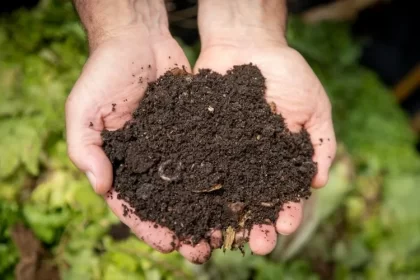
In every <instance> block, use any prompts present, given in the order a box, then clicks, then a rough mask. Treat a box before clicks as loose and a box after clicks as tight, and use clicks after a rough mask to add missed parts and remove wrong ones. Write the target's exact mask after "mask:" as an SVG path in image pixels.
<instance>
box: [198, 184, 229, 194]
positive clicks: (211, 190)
mask: <svg viewBox="0 0 420 280" xmlns="http://www.w3.org/2000/svg"><path fill="white" fill-rule="evenodd" d="M222 187H223V186H222V184H217V185H214V186H213V187H211V188H209V189H205V190H193V191H192V192H194V193H209V192H214V191H217V190H220V189H221V188H222Z"/></svg>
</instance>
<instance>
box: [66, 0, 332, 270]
mask: <svg viewBox="0 0 420 280" xmlns="http://www.w3.org/2000/svg"><path fill="white" fill-rule="evenodd" d="M75 6H76V8H77V10H78V13H79V15H80V18H81V21H82V23H83V24H84V26H85V28H86V31H87V34H88V39H89V47H90V56H89V59H88V61H87V63H86V65H85V67H84V68H83V71H82V74H81V75H80V78H79V79H78V81H77V82H76V84H75V86H74V88H73V90H72V91H71V93H70V95H69V97H68V100H67V103H66V122H67V143H68V152H69V156H70V158H71V160H72V161H73V162H74V163H75V165H76V166H77V167H78V168H79V169H81V170H82V171H84V172H85V173H86V175H87V176H88V179H89V181H90V182H91V184H92V186H93V187H94V189H95V191H96V192H97V193H98V194H101V195H103V196H104V199H105V200H106V201H107V203H108V205H109V207H110V208H111V209H112V211H113V212H114V213H115V214H116V215H117V216H118V217H119V218H120V219H121V221H122V222H124V223H125V224H127V225H128V226H129V227H130V228H131V229H132V231H133V232H134V233H135V234H136V235H137V236H138V237H139V238H140V239H142V240H144V241H145V242H146V243H148V244H149V245H150V246H152V247H153V248H155V249H156V250H159V251H161V252H163V253H168V252H171V251H173V250H178V252H179V253H180V254H181V255H183V256H184V257H185V258H186V259H187V260H189V261H191V262H193V263H204V262H206V261H207V260H208V259H209V258H210V256H211V251H212V250H213V249H214V248H219V247H220V246H221V244H222V234H221V232H220V231H210V232H209V235H210V236H211V238H210V243H207V242H205V241H204V240H202V241H201V242H200V243H199V244H197V245H196V246H192V245H189V244H185V243H183V242H180V241H179V240H178V238H177V237H176V236H175V235H174V234H173V232H171V231H170V230H169V229H167V228H163V227H160V226H157V227H156V226H155V225H154V224H153V223H150V222H147V221H141V220H139V219H138V217H135V215H131V217H130V216H126V217H124V216H123V210H124V208H123V206H122V204H123V203H124V202H122V201H120V200H118V199H117V194H116V193H113V190H112V166H111V163H110V162H109V160H108V158H107V157H106V155H105V154H104V152H103V150H102V148H101V146H102V140H101V136H100V132H101V131H102V130H103V129H108V130H115V129H118V128H120V127H122V126H123V125H124V123H125V122H126V121H127V120H129V119H130V118H131V113H132V112H133V111H134V109H135V108H136V106H137V104H138V102H139V101H140V100H141V99H142V97H143V94H144V91H145V87H146V85H147V82H148V81H153V80H155V79H156V78H157V77H159V76H160V75H162V74H163V73H164V72H165V71H167V70H169V69H171V68H173V67H174V66H175V64H177V65H178V66H182V65H185V67H186V69H187V70H188V71H191V70H190V66H189V65H188V61H187V59H186V57H185V55H184V53H183V52H182V49H181V48H180V46H179V45H178V44H177V43H176V41H175V40H174V39H173V38H172V36H171V35H170V33H169V30H168V21H167V16H166V11H165V8H164V3H163V1H155V0H137V1H128V0H127V1H125V0H124V1H123V0H121V1H113V0H103V1H102V2H100V3H93V2H92V1H87V0H77V1H75ZM285 18H286V9H285V4H284V3H283V2H282V1H281V0H280V1H279V0H264V1H263V0H259V1H255V0H231V1H225V0H201V1H199V17H198V20H199V30H200V36H201V41H202V50H201V54H200V57H199V59H198V61H197V63H196V66H195V68H194V72H197V71H198V69H200V68H210V69H213V70H214V71H217V72H219V73H225V72H226V71H227V70H228V69H230V68H232V66H234V65H239V64H244V63H253V64H255V65H257V66H258V67H259V68H260V70H261V71H262V73H263V75H264V76H265V77H266V79H267V80H266V84H267V95H266V98H267V101H269V102H274V103H275V104H276V111H277V112H278V113H281V114H282V115H283V116H284V117H285V119H286V123H287V125H288V127H289V129H290V130H291V131H293V132H297V131H299V130H300V129H302V128H305V129H307V130H308V132H309V134H310V136H311V140H312V144H313V145H314V148H315V155H314V158H313V159H314V161H315V162H317V164H318V173H317V174H316V176H315V178H314V180H313V186H314V187H322V186H323V185H325V184H326V182H327V180H328V169H329V167H330V165H331V162H332V160H333V158H334V155H335V149H336V142H335V136H334V131H333V126H332V121H331V106H330V103H329V100H328V97H327V96H326V94H325V91H324V89H323V87H322V85H321V84H320V82H319V81H318V79H317V77H316V76H315V74H314V73H313V72H312V70H311V69H310V67H309V66H308V64H307V63H306V62H305V60H304V59H303V58H302V57H301V56H300V54H299V53H297V52H296V51H295V50H293V49H291V48H290V47H288V46H287V42H286V39H285V37H284V26H285ZM169 57H170V59H169ZM149 65H150V67H149ZM139 79H141V80H142V81H143V82H142V83H139ZM113 104H115V106H113ZM113 108H114V110H115V111H113ZM320 138H322V139H323V142H322V143H321V141H320ZM110 194H111V195H110ZM302 213H303V202H298V203H289V204H287V205H285V206H284V207H283V210H282V211H281V212H280V213H279V217H278V220H277V221H276V223H275V224H273V225H255V226H254V227H253V228H252V229H251V231H250V232H249V234H248V232H241V233H238V234H237V236H236V238H237V239H241V238H244V237H246V236H249V244H250V248H251V250H252V251H253V252H254V253H255V254H259V255H265V254H268V253H270V252H271V251H272V250H273V249H274V246H275V244H276V241H277V234H278V233H279V234H283V235H288V234H291V233H293V232H294V231H295V230H296V229H297V228H298V226H299V224H300V222H301V220H302Z"/></svg>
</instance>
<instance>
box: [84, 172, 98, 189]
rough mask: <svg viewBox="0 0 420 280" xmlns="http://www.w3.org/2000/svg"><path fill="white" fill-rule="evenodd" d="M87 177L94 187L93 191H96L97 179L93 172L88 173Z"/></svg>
mask: <svg viewBox="0 0 420 280" xmlns="http://www.w3.org/2000/svg"><path fill="white" fill-rule="evenodd" d="M86 176H87V178H88V180H89V183H90V184H91V185H92V187H93V189H94V190H95V191H96V178H95V175H93V173H92V172H90V171H88V172H86Z"/></svg>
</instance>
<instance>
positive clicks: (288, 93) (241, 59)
mask: <svg viewBox="0 0 420 280" xmlns="http://www.w3.org/2000/svg"><path fill="white" fill-rule="evenodd" d="M248 63H253V64H255V65H257V66H258V67H259V68H260V70H261V72H262V74H263V75H264V77H265V78H266V85H267V92H266V99H267V101H268V102H274V103H275V104H276V111H277V113H281V114H282V115H283V117H284V118H285V121H286V123H287V126H288V128H289V129H290V130H291V131H293V132H297V131H299V130H301V129H302V128H305V129H306V130H307V131H308V132H309V134H310V137H311V141H312V144H313V146H314V149H315V155H314V158H313V159H314V161H315V162H317V164H318V173H317V175H316V176H315V178H314V181H313V185H314V186H315V187H321V186H323V185H325V184H326V182H327V179H328V169H329V166H330V164H331V161H332V159H333V158H334V155H335V148H336V147H335V137H334V131H333V127H332V122H331V112H330V111H331V109H330V107H331V106H330V103H329V100H328V97H327V95H326V94H325V92H324V89H323V87H322V85H321V83H320V82H319V80H318V79H317V77H316V76H315V74H314V73H313V72H312V70H311V68H310V67H309V66H308V64H307V63H306V61H305V60H304V59H303V58H302V56H301V55H300V54H299V53H297V52H296V51H295V50H293V49H291V48H289V47H287V46H282V47H279V46H276V47H272V48H271V47H267V48H265V49H261V48H258V49H257V48H253V47H245V48H243V47H235V46H231V45H214V46H211V47H208V48H206V49H205V50H204V51H202V53H201V54H200V57H199V59H198V61H197V64H196V65H195V70H196V71H197V70H198V69H202V68H210V69H212V70H214V71H216V72H219V73H225V72H226V71H227V70H229V69H231V68H232V66H234V65H241V64H248ZM324 139H325V141H324ZM287 206H289V207H284V210H283V211H282V212H280V213H279V218H278V220H277V222H276V224H275V225H273V226H265V225H264V226H263V227H264V228H263V229H260V228H259V227H254V229H253V230H251V235H250V246H251V249H252V250H253V251H254V253H257V254H258V253H260V254H266V253H269V252H270V251H271V250H272V249H273V248H274V245H275V243H276V242H275V241H276V231H277V232H278V233H281V234H290V233H292V232H294V231H295V230H296V229H297V227H298V226H299V224H300V222H301V219H302V211H303V204H302V202H301V203H290V204H289V205H287ZM267 230H268V232H269V236H267V232H266V231H267Z"/></svg>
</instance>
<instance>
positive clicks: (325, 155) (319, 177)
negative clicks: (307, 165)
mask: <svg viewBox="0 0 420 280" xmlns="http://www.w3.org/2000/svg"><path fill="white" fill-rule="evenodd" d="M307 130H308V133H309V135H310V137H311V142H312V145H313V147H314V150H315V151H314V155H313V158H312V159H313V161H314V162H316V163H317V173H316V175H315V177H314V178H313V180H312V186H313V187H315V188H321V187H323V186H325V185H326V184H327V182H328V172H329V169H330V166H331V163H332V161H333V159H334V157H335V152H336V149H337V144H336V140H335V134H334V128H333V124H332V120H331V116H330V114H329V113H328V114H327V116H325V117H323V118H320V119H319V120H318V121H314V122H312V124H310V125H309V126H308V127H307Z"/></svg>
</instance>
